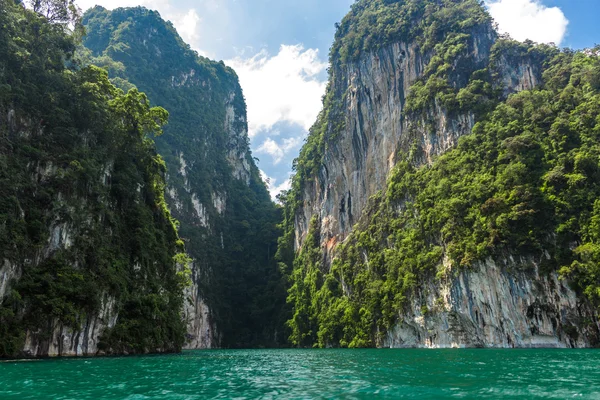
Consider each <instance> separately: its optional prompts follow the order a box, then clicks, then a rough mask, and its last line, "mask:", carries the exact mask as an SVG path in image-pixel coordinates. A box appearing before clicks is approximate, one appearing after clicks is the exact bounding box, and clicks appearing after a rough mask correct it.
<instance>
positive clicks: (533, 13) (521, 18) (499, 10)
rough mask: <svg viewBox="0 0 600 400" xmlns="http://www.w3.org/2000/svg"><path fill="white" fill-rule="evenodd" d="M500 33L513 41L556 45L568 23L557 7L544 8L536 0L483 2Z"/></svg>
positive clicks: (560, 40)
mask: <svg viewBox="0 0 600 400" xmlns="http://www.w3.org/2000/svg"><path fill="white" fill-rule="evenodd" d="M486 4H487V6H488V9H489V11H490V14H491V15H492V17H493V18H494V20H496V22H497V23H498V26H499V27H500V32H501V33H508V34H510V36H511V37H512V38H513V39H516V40H520V41H523V40H526V39H530V40H533V41H535V42H539V43H555V44H557V45H560V43H561V42H562V41H563V39H564V37H565V34H566V32H567V26H568V25H569V20H568V19H567V17H565V14H564V13H563V12H562V10H561V9H560V8H558V7H546V6H545V5H543V4H542V3H541V1H540V0H486Z"/></svg>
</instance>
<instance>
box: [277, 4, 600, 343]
mask: <svg viewBox="0 0 600 400" xmlns="http://www.w3.org/2000/svg"><path fill="white" fill-rule="evenodd" d="M330 62H331V68H330V71H331V74H330V83H329V87H328V91H327V95H326V97H325V100H324V109H323V111H322V113H321V115H320V116H319V118H318V120H317V122H316V124H315V125H314V126H313V128H312V130H311V133H310V136H309V138H308V140H307V143H306V144H305V146H304V147H303V149H302V151H301V155H300V157H299V158H298V160H297V161H296V175H295V177H294V179H293V188H292V190H291V191H290V192H289V193H288V194H287V195H286V200H285V202H286V210H285V227H286V228H285V229H286V230H285V232H284V236H283V237H282V239H281V240H280V243H279V254H278V257H279V259H280V260H281V261H282V263H283V264H284V268H286V269H287V271H288V274H289V275H290V279H291V282H292V287H291V289H290V292H289V294H290V297H289V300H290V302H291V305H292V306H293V307H294V316H293V318H292V319H291V320H290V321H289V324H290V326H291V328H292V331H293V332H292V336H291V340H292V341H293V342H294V343H295V344H296V345H300V346H305V345H319V346H330V345H333V346H351V347H354V346H429V347H448V346H503V347H510V346H521V347H527V346H560V347H562V346H589V345H592V344H594V343H597V342H598V329H599V325H598V321H597V312H596V309H595V307H594V306H592V305H591V303H590V301H595V300H597V299H598V291H597V290H598V286H599V283H600V282H598V281H597V278H595V276H597V275H596V272H595V271H596V270H597V267H596V266H595V265H596V264H594V260H596V259H597V254H598V253H597V252H596V251H597V250H596V246H597V245H596V243H597V234H598V232H597V223H596V222H594V221H596V219H595V217H594V215H595V213H596V212H597V208H598V206H597V205H595V203H594V202H595V198H596V197H597V194H598V190H599V189H600V187H599V186H598V183H597V182H598V180H597V175H596V174H597V171H598V155H599V153H598V146H597V144H596V140H597V136H596V135H597V132H598V130H597V128H596V124H597V122H598V111H599V110H598V108H597V103H596V102H597V101H598V99H599V97H598V86H597V79H598V76H597V73H596V72H594V71H597V66H598V57H597V55H596V53H592V52H590V53H587V54H583V53H572V52H564V53H561V52H559V51H558V50H557V49H555V48H553V47H550V46H535V45H534V44H533V43H525V44H521V43H517V42H513V41H510V40H508V39H506V38H499V37H498V34H497V33H496V32H495V31H494V29H493V26H492V21H491V18H490V17H489V15H488V14H487V13H486V11H485V10H484V8H483V7H482V6H481V5H480V4H479V2H478V1H474V0H430V1H416V0H414V1H413V0H361V1H358V2H356V3H355V4H354V5H353V6H352V10H351V12H350V14H348V15H347V16H346V17H345V18H344V20H343V21H342V23H341V24H340V25H339V26H338V30H337V33H336V40H335V43H334V45H333V47H332V51H331V57H330ZM516 92H521V93H518V94H515V93H516ZM594 210H596V211H594ZM560 267H565V268H563V269H562V271H561V272H562V276H563V277H568V278H571V280H570V282H567V281H566V280H563V279H559V274H558V272H557V271H558V269H559V268H560ZM583 292H585V294H586V295H587V296H585V295H584V293H583Z"/></svg>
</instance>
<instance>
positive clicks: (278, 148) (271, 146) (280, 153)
mask: <svg viewBox="0 0 600 400" xmlns="http://www.w3.org/2000/svg"><path fill="white" fill-rule="evenodd" d="M300 143H301V139H300V138H287V139H283V141H282V142H281V144H279V143H277V142H275V141H274V140H273V139H271V138H267V139H266V140H265V141H264V142H263V144H261V145H260V146H259V147H258V149H257V150H256V152H257V153H265V154H268V155H270V156H271V157H273V165H277V164H279V163H280V162H281V160H283V158H284V157H285V156H286V155H287V154H288V153H289V152H290V151H291V150H294V149H295V148H297V147H299V145H300Z"/></svg>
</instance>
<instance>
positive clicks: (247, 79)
mask: <svg viewBox="0 0 600 400" xmlns="http://www.w3.org/2000/svg"><path fill="white" fill-rule="evenodd" d="M225 63H226V64H227V65H229V66H230V67H232V68H233V69H235V71H236V72H237V74H238V76H239V78H240V83H241V85H242V88H243V89H244V96H245V97H246V102H247V104H248V121H249V124H250V126H249V134H250V136H251V137H252V136H255V135H256V134H257V133H258V132H260V131H267V130H270V129H271V128H273V126H274V125H275V124H276V123H278V122H282V121H285V122H289V123H293V124H298V125H300V126H302V127H303V128H304V129H305V130H308V129H309V128H310V126H311V125H312V124H313V123H314V121H315V119H316V118H317V115H318V114H319V111H320V110H321V97H322V96H323V93H325V86H326V82H325V81H324V80H322V79H320V74H321V73H322V72H323V71H324V70H325V68H327V64H326V63H324V62H322V61H321V60H320V59H319V53H318V50H314V49H308V50H305V49H304V47H302V45H295V46H286V45H282V46H281V47H280V49H279V53H278V54H277V55H275V56H270V55H269V54H268V53H267V52H266V51H264V50H263V51H261V52H260V53H258V54H256V55H255V56H254V57H251V58H246V59H243V58H241V57H237V58H235V59H233V60H229V61H225Z"/></svg>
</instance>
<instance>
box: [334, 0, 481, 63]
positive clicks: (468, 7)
mask: <svg viewBox="0 0 600 400" xmlns="http://www.w3.org/2000/svg"><path fill="white" fill-rule="evenodd" d="M490 20H491V18H490V16H489V15H488V13H487V12H486V11H485V8H483V7H482V6H481V5H480V2H479V1H477V0H466V1H465V0H440V1H438V0H360V1H357V2H356V3H354V4H353V5H352V8H351V11H350V13H348V15H346V16H345V17H344V19H343V20H342V22H341V24H338V25H337V26H336V28H337V31H336V34H335V43H334V45H333V47H332V49H331V55H330V57H331V62H332V65H335V63H337V62H341V63H344V64H345V63H347V62H350V61H355V60H358V58H359V57H360V56H361V54H363V53H367V52H370V51H373V50H377V49H379V48H381V47H384V46H386V45H389V44H392V43H398V42H404V43H411V42H413V41H416V43H417V44H418V45H419V47H421V51H422V52H423V53H425V51H427V50H429V49H432V48H434V47H435V46H439V45H440V43H442V42H444V46H445V45H446V43H447V42H452V43H453V47H452V48H448V49H447V52H446V53H445V54H444V58H445V59H446V60H453V59H454V58H455V56H456V55H457V54H458V53H460V52H461V51H462V46H465V44H464V42H463V41H462V40H460V39H464V36H463V35H464V34H463V32H469V31H472V30H473V29H474V27H478V26H487V25H489V23H490Z"/></svg>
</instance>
